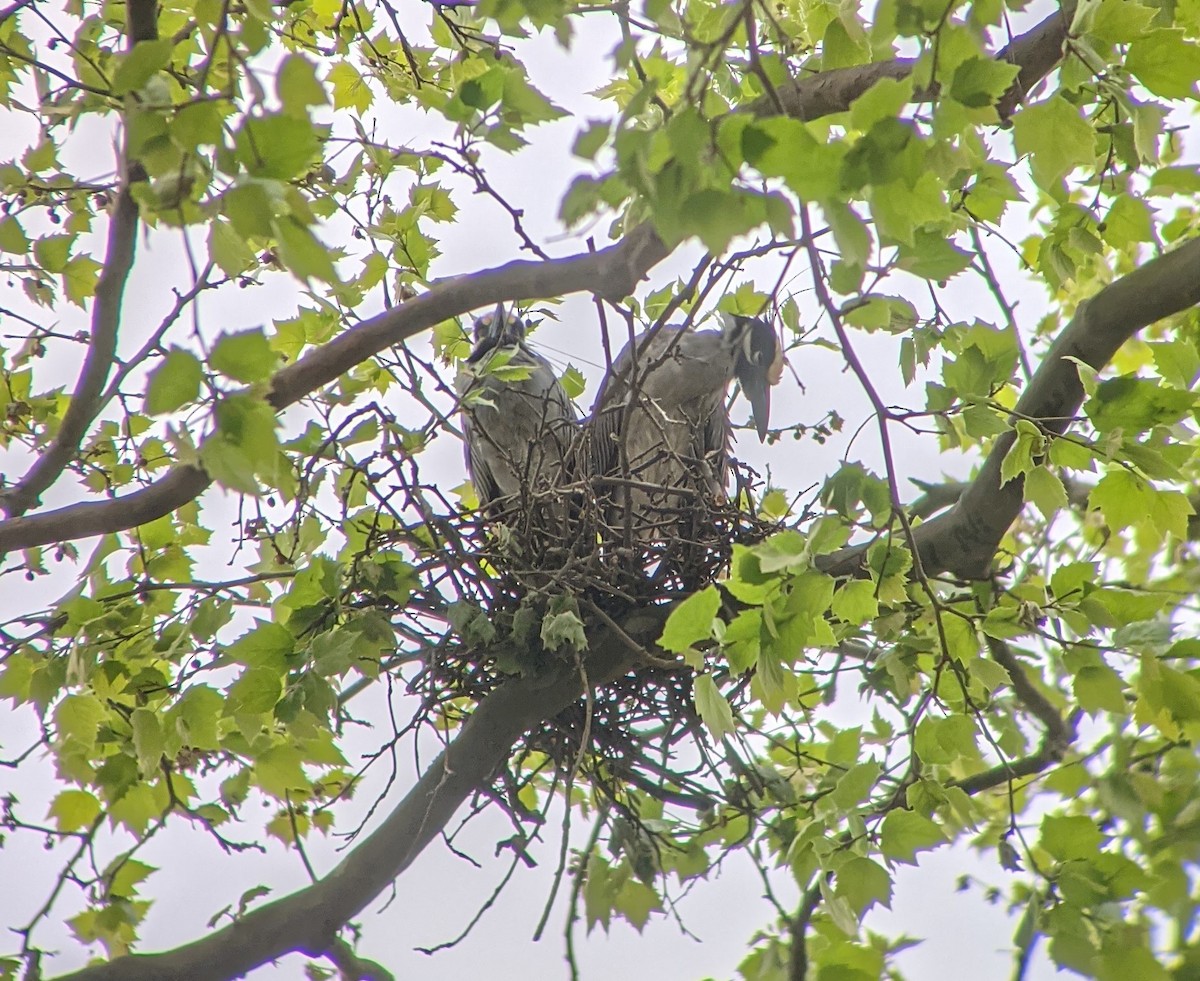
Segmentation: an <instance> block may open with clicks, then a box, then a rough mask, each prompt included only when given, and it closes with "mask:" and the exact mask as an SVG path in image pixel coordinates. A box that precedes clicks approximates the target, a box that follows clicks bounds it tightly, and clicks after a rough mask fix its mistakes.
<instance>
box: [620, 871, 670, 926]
mask: <svg viewBox="0 0 1200 981" xmlns="http://www.w3.org/2000/svg"><path fill="white" fill-rule="evenodd" d="M655 910H659V911H661V910H662V901H661V900H660V899H659V898H658V893H656V892H655V891H654V890H653V889H651V888H650V887H649V886H648V885H646V884H645V883H644V882H641V881H639V880H638V879H626V880H625V884H624V885H622V886H621V889H620V891H619V892H618V893H617V895H616V897H615V899H614V900H613V911H614V912H617V913H620V914H621V916H622V917H624V919H625V920H626V921H627V922H628V923H629V924H630V925H632V926H633V928H634V929H635V930H637V932H638V933H641V932H642V928H643V927H644V926H645V925H646V921H647V920H649V919H650V914H651V912H653V911H655Z"/></svg>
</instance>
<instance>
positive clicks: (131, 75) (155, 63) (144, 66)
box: [112, 37, 175, 95]
mask: <svg viewBox="0 0 1200 981" xmlns="http://www.w3.org/2000/svg"><path fill="white" fill-rule="evenodd" d="M174 47H175V40H174V39H173V38H170V37H165V38H159V39H158V40H155V41H138V42H137V44H135V45H134V46H133V50H132V51H130V52H129V53H128V54H126V55H124V56H122V57H121V60H120V63H119V64H118V65H117V70H116V71H115V72H114V73H113V76H112V92H113V95H125V94H126V93H127V92H132V91H134V90H135V89H140V88H141V87H142V86H143V85H145V84H146V83H147V82H148V81H150V78H151V77H152V76H153V75H155V74H157V73H158V72H159V71H161V70H162V69H163V68H165V67H166V66H167V62H168V61H169V60H170V58H171V52H172V50H173V49H174Z"/></svg>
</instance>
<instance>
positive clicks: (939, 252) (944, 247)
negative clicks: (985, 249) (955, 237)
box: [899, 229, 972, 283]
mask: <svg viewBox="0 0 1200 981" xmlns="http://www.w3.org/2000/svg"><path fill="white" fill-rule="evenodd" d="M900 256H901V258H900V263H899V265H900V267H901V268H902V269H905V270H907V271H908V272H910V273H912V274H913V275H914V276H920V277H921V278H922V279H933V280H936V281H938V282H939V283H944V282H946V281H947V280H949V279H952V278H953V277H955V276H957V275H958V274H959V273H960V272H962V271H963V270H964V269H966V268H967V266H969V265H970V264H971V258H972V256H971V253H970V252H967V251H966V250H965V249H960V248H959V247H958V246H957V245H955V244H954V243H953V242H952V241H950V240H949V239H947V238H946V236H945V235H944V234H939V233H938V232H936V231H929V230H926V229H918V230H917V231H916V232H915V233H914V234H913V245H912V246H911V248H910V247H907V246H906V247H905V248H902V249H901V250H900Z"/></svg>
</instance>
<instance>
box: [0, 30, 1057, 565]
mask: <svg viewBox="0 0 1200 981" xmlns="http://www.w3.org/2000/svg"><path fill="white" fill-rule="evenodd" d="M1062 30H1063V27H1062V16H1061V15H1060V14H1058V13H1055V14H1053V15H1052V16H1050V17H1048V18H1047V19H1046V20H1044V21H1042V22H1041V23H1040V24H1038V25H1037V26H1036V27H1034V28H1033V29H1032V30H1031V31H1029V32H1028V33H1026V34H1024V35H1022V36H1021V37H1019V38H1017V39H1016V40H1014V41H1013V42H1012V43H1011V44H1009V45H1008V46H1007V47H1005V48H1004V49H1003V50H1002V52H1001V54H1000V57H1001V58H1002V59H1004V60H1006V61H1010V62H1013V63H1016V64H1020V65H1021V75H1020V77H1019V80H1018V81H1019V82H1020V83H1021V84H1022V85H1024V86H1025V89H1023V91H1024V90H1027V89H1028V88H1029V87H1031V86H1032V85H1033V84H1034V83H1035V82H1036V81H1037V79H1039V78H1042V77H1044V76H1045V75H1046V74H1047V73H1048V72H1049V71H1050V70H1051V68H1053V66H1054V64H1055V63H1056V61H1048V60H1047V58H1048V54H1049V52H1052V51H1053V52H1061V47H1062V34H1061V32H1062ZM1022 58H1028V59H1029V63H1028V64H1026V63H1025V62H1024V61H1022V60H1021V59H1022ZM1056 58H1057V55H1056ZM911 70H912V63H911V62H910V61H909V60H908V59H903V58H900V59H895V60H893V61H888V62H877V63H875V64H873V65H868V66H865V67H864V69H861V70H858V69H846V70H845V71H844V72H842V73H841V74H839V73H838V72H830V73H826V74H822V75H813V76H809V77H807V78H805V79H802V80H800V81H798V82H795V83H793V84H792V85H790V86H787V87H786V98H784V99H783V103H784V107H785V109H786V110H787V112H788V113H789V114H791V115H796V116H798V117H800V118H804V119H813V118H816V117H818V116H821V115H826V114H829V113H833V112H842V111H844V110H846V109H848V108H849V107H850V103H851V102H852V101H853V100H854V98H856V97H857V96H858V95H859V94H861V92H862V91H865V89H866V88H868V87H869V86H870V84H872V83H873V82H874V81H876V80H877V79H878V78H881V77H885V76H887V77H902V76H903V75H904V74H907V73H908V72H909V71H911ZM847 72H848V73H851V74H854V76H855V78H857V81H854V82H853V83H852V82H851V81H849V80H848V79H850V75H847V74H846V73H847ZM897 73H898V74H897ZM827 75H830V76H837V78H835V79H834V80H833V81H832V82H831V81H826V76H827ZM864 82H865V84H864ZM783 95H784V93H781V98H782V97H783ZM839 100H841V101H839ZM749 111H751V112H761V107H760V108H757V109H756V108H755V107H754V106H751V107H750V110H749ZM670 251H671V250H670V249H669V248H668V247H667V246H666V244H665V243H664V242H663V241H662V239H660V238H659V237H658V234H657V233H656V232H655V231H654V229H653V227H652V226H651V225H650V224H649V223H644V224H642V225H639V226H637V227H636V228H634V229H633V230H632V231H630V232H629V233H628V234H627V235H626V236H625V238H624V239H622V240H621V241H620V242H619V243H617V244H616V245H613V246H610V247H609V248H607V249H603V250H601V251H599V252H594V253H591V252H589V253H585V254H582V255H575V256H571V257H568V258H563V259H550V260H546V261H541V262H532V261H519V262H510V263H508V264H507V265H505V266H501V267H499V268H498V269H491V270H486V271H484V272H479V273H474V274H468V275H463V276H457V277H455V278H453V279H449V280H444V281H442V282H440V283H438V284H436V285H434V286H433V287H432V288H431V289H430V290H429V291H428V292H426V293H424V294H422V295H421V296H418V297H416V298H414V299H412V300H408V301H406V302H404V303H402V304H401V305H400V306H397V307H393V308H392V309H390V310H387V311H385V312H384V313H381V314H379V315H378V316H377V317H373V318H372V319H371V320H368V321H366V322H365V323H363V324H360V325H359V326H357V327H355V328H353V329H351V330H348V331H346V332H345V333H344V334H342V335H340V336H339V337H337V338H335V339H334V340H333V341H331V342H329V343H328V344H326V345H325V346H324V347H322V348H320V349H318V350H315V351H312V352H310V353H309V354H307V355H305V356H304V357H303V358H301V359H300V360H299V361H298V362H296V363H295V364H294V365H289V366H288V367H287V368H284V369H283V370H281V371H280V372H279V374H278V375H277V376H276V378H275V381H274V384H273V386H272V395H271V401H272V404H274V405H275V407H276V408H280V409H282V408H283V407H285V406H287V405H291V404H292V403H293V402H296V401H297V400H299V399H301V398H303V397H304V396H306V395H309V394H311V393H312V392H314V391H316V390H317V389H318V388H320V387H321V386H322V385H326V384H328V383H329V382H331V381H333V380H334V379H336V378H337V377H338V375H340V374H341V373H342V372H344V371H347V370H349V369H350V368H352V367H353V366H354V365H356V364H358V363H360V362H361V361H363V360H365V359H366V358H369V357H371V356H372V355H374V354H377V353H379V352H380V351H382V350H384V349H385V348H387V347H388V346H390V345H393V344H398V343H400V342H402V341H404V340H406V339H407V338H409V337H412V336H414V335H415V334H418V333H420V332H421V331H423V330H428V329H429V328H430V327H432V326H434V324H437V323H440V322H441V321H443V320H446V319H448V318H450V317H455V316H459V315H461V314H464V313H467V312H469V311H471V310H476V309H479V308H480V307H487V306H492V305H494V304H495V303H497V302H504V301H514V300H529V299H540V298H543V297H552V296H564V295H566V294H568V293H574V292H581V291H586V292H592V293H595V294H596V295H598V296H601V297H604V298H607V299H621V298H623V297H625V296H628V295H629V294H630V293H631V292H633V290H634V288H635V287H636V286H637V284H638V282H639V281H640V280H641V279H642V278H643V277H644V276H645V275H646V274H647V273H648V272H649V271H650V269H651V268H653V267H654V266H655V265H656V264H657V263H659V262H661V261H662V260H663V259H664V258H666V257H667V256H668V255H669V254H670ZM181 469H182V470H183V471H184V476H182V477H180V476H177V475H178V474H179V470H176V471H174V472H172V473H171V474H169V475H168V476H167V477H164V478H162V479H161V480H159V481H158V482H156V483H154V484H151V485H150V486H148V487H146V488H145V489H144V490H141V491H137V492H135V493H134V494H132V495H128V496H127V497H123V498H117V499H115V500H112V501H105V502H102V503H87V504H75V505H70V506H68V507H65V508H61V509H59V510H57V511H49V512H46V513H44V514H40V515H37V516H35V517H31V518H17V519H10V520H8V521H4V522H0V553H3V552H6V551H11V550H12V549H17V548H30V547H33V546H35V545H45V544H49V543H51V542H59V541H68V540H71V539H75V538H84V537H88V536H89V535H96V534H102V533H106V532H114V531H119V530H122V529H125V528H132V527H135V526H136V525H137V524H138V523H141V522H144V521H147V520H150V519H152V518H155V517H160V516H162V515H164V514H167V513H169V512H170V511H171V510H172V509H173V508H175V507H178V506H179V501H178V496H177V495H178V493H179V490H180V488H181V486H184V485H185V484H186V485H187V486H189V487H191V488H192V489H193V496H195V495H198V494H200V493H201V492H202V491H203V490H204V488H205V487H207V486H208V484H209V480H208V478H207V476H206V475H204V474H203V473H202V472H200V471H199V470H196V469H195V468H192V467H184V468H181ZM135 499H136V502H137V506H138V510H139V514H140V515H142V517H140V519H139V521H133V520H129V517H127V513H126V512H127V509H128V507H129V505H130V504H131V503H133V501H134V500H135Z"/></svg>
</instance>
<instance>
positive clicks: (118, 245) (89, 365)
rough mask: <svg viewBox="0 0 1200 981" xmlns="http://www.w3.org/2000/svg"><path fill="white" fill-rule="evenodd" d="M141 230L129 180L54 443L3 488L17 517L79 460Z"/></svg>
mask: <svg viewBox="0 0 1200 981" xmlns="http://www.w3.org/2000/svg"><path fill="white" fill-rule="evenodd" d="M137 228H138V207H137V204H136V203H135V202H134V200H133V196H132V195H131V194H130V193H129V185H128V182H125V183H124V186H122V188H121V190H120V192H119V193H118V194H117V200H116V204H115V205H114V206H113V212H112V217H111V219H110V221H109V225H108V253H107V255H106V256H105V259H104V272H103V273H102V274H101V276H100V280H99V282H97V284H96V297H95V300H94V302H93V305H92V331H91V340H90V341H89V342H88V352H87V357H86V358H84V361H83V369H82V370H81V371H80V373H79V380H78V381H77V382H76V384H75V391H74V392H73V393H72V395H71V402H70V404H69V405H68V406H67V411H66V412H65V413H64V415H63V419H62V423H61V424H60V425H59V427H58V432H57V433H56V434H55V436H54V440H53V442H52V443H51V444H50V446H49V447H47V449H46V451H45V452H44V453H42V455H41V456H39V457H38V458H37V460H36V461H35V462H34V464H33V466H32V467H30V468H29V471H28V472H27V473H26V474H25V476H24V477H22V478H21V480H20V481H19V482H18V483H17V484H16V485H15V486H13V487H11V488H10V489H8V490H6V491H3V492H0V508H3V510H4V512H5V513H6V514H8V515H10V516H12V517H18V516H20V515H22V514H24V513H25V512H26V511H28V510H29V509H30V508H31V507H34V506H35V505H36V504H37V503H38V499H39V498H40V497H41V495H42V493H43V492H44V491H45V490H46V489H47V488H48V487H50V485H51V484H53V483H54V482H55V481H56V480H57V479H58V478H59V476H60V475H61V474H62V472H63V471H64V470H65V469H66V468H67V466H68V465H69V464H70V463H71V461H72V460H73V459H75V456H76V454H77V453H78V452H79V444H80V443H82V442H83V437H84V435H85V434H86V432H87V429H88V427H89V426H90V425H91V424H92V422H93V421H94V420H95V418H96V412H97V410H98V409H99V407H100V405H101V404H102V402H103V400H102V399H101V395H102V394H103V392H104V384H105V382H107V381H108V373H109V371H110V370H111V369H112V366H113V359H114V357H115V356H116V353H117V330H118V328H119V327H120V324H121V299H122V297H124V295H125V284H126V282H128V280H129V272H130V270H132V269H133V258H134V253H135V251H136V248H137Z"/></svg>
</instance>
